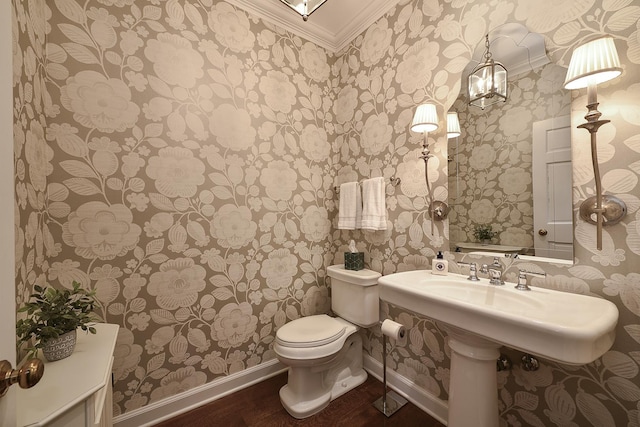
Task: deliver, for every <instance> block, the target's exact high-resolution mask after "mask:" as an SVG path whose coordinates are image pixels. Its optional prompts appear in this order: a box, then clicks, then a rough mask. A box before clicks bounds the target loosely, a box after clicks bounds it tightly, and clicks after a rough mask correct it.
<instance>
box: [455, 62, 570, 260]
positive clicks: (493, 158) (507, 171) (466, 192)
mask: <svg viewBox="0 0 640 427" xmlns="http://www.w3.org/2000/svg"><path fill="white" fill-rule="evenodd" d="M566 73H567V70H566V68H563V67H560V66H558V65H556V64H547V65H545V66H542V67H539V68H537V69H535V70H532V71H529V72H527V73H524V74H519V75H516V76H511V75H510V76H509V84H508V87H509V89H508V94H509V97H508V99H507V100H506V101H505V102H504V103H502V102H500V103H498V104H494V105H492V106H490V107H487V108H486V109H485V110H482V109H480V108H477V107H469V106H468V96H467V95H466V91H465V89H464V88H462V93H461V94H460V96H459V97H458V99H456V101H455V102H454V104H453V107H452V110H453V111H457V112H458V118H459V120H460V127H461V131H462V134H461V136H460V137H458V138H452V139H449V141H448V144H449V145H448V147H449V149H448V154H449V158H450V159H451V161H450V162H449V181H448V184H449V202H450V203H451V212H450V213H449V224H450V229H449V233H450V238H451V245H452V248H453V249H455V244H456V243H462V242H475V241H476V239H475V238H474V236H473V231H474V228H475V226H477V225H481V224H490V225H491V228H492V230H493V231H494V232H495V233H496V237H495V238H494V239H493V240H492V242H493V243H497V244H502V245H511V246H522V247H527V248H532V247H533V188H532V172H533V171H532V154H531V153H532V140H533V132H532V127H533V123H534V122H537V121H540V120H545V119H549V118H553V117H559V116H563V115H569V114H570V113H571V94H570V92H569V91H568V90H564V89H562V85H563V83H564V78H565V76H566ZM567 185H571V184H570V183H567ZM567 188H568V187H567Z"/></svg>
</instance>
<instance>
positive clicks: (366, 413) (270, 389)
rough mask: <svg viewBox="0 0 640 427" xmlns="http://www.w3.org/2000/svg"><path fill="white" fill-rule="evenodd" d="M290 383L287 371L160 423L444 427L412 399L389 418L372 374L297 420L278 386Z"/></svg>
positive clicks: (188, 426) (179, 426)
mask: <svg viewBox="0 0 640 427" xmlns="http://www.w3.org/2000/svg"><path fill="white" fill-rule="evenodd" d="M286 383H287V374H286V373H284V374H280V375H277V376H275V377H273V378H270V379H268V380H265V381H262V382H261V383H258V384H255V385H253V386H251V387H248V388H246V389H244V390H241V391H238V392H236V393H234V394H232V395H230V396H226V397H223V398H221V399H218V400H216V401H214V402H211V403H209V404H207V405H204V406H202V407H200V408H198V409H194V410H193V411H190V412H187V413H185V414H182V415H179V416H177V417H175V418H172V419H170V420H168V421H164V422H162V423H160V424H158V426H160V427H208V426H221V427H222V426H224V427H272V426H307V427H334V426H349V427H365V426H367V427H372V426H383V427H414V426H415V427H418V426H420V427H444V426H443V425H442V424H440V423H439V422H438V421H436V420H435V419H433V418H432V417H430V416H429V415H427V414H426V413H425V412H422V411H421V410H420V409H418V408H417V407H416V406H415V405H412V404H411V403H410V402H409V403H407V404H406V405H405V406H404V407H402V408H401V409H400V410H398V412H396V413H395V414H393V415H392V416H391V417H389V418H387V417H386V416H385V415H384V414H382V413H381V412H380V411H378V410H377V409H376V408H374V407H373V402H375V401H376V400H377V399H378V398H379V397H380V396H382V383H381V382H380V381H378V380H376V379H375V378H373V377H372V376H371V375H369V378H368V379H367V381H366V382H365V383H364V384H362V385H361V386H359V387H357V388H356V389H354V390H351V391H350V392H349V393H347V394H345V395H343V396H341V397H339V398H338V399H336V400H334V401H333V402H331V403H330V404H329V406H328V407H327V408H325V409H324V410H323V411H321V412H320V413H318V414H316V415H313V416H311V417H309V418H305V419H304V420H296V419H295V418H292V417H291V416H290V415H289V414H288V413H287V411H285V409H284V408H283V407H282V404H281V403H280V397H279V396H278V390H280V387H282V386H283V385H285V384H286Z"/></svg>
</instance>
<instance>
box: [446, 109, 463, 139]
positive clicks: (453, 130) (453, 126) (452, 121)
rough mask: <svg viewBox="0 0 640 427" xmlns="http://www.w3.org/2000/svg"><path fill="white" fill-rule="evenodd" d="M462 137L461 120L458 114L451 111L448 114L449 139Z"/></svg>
mask: <svg viewBox="0 0 640 427" xmlns="http://www.w3.org/2000/svg"><path fill="white" fill-rule="evenodd" d="M459 136H460V120H459V119H458V113H456V112H455V111H449V112H448V113H447V138H448V139H451V138H457V137H459Z"/></svg>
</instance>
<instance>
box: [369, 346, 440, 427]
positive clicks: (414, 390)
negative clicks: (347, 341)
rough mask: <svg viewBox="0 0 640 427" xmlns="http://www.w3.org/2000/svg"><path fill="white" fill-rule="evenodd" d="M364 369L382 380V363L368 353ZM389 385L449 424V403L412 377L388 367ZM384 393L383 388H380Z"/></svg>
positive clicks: (434, 416) (428, 412)
mask: <svg viewBox="0 0 640 427" xmlns="http://www.w3.org/2000/svg"><path fill="white" fill-rule="evenodd" d="M364 369H365V370H366V371H367V372H368V373H370V374H371V375H373V376H374V377H375V378H377V379H378V380H380V381H382V363H381V362H378V361H377V360H376V359H374V358H373V357H371V356H370V355H368V354H365V355H364ZM387 385H388V386H389V387H390V388H391V389H393V390H394V391H396V392H397V393H398V394H400V395H401V396H402V397H404V398H405V399H407V400H408V401H409V402H411V403H413V404H414V405H416V406H417V407H418V408H420V409H422V410H423V411H424V412H426V413H427V414H429V415H431V416H432V417H433V418H435V419H436V420H438V421H439V422H441V423H442V424H444V425H447V417H448V414H449V404H448V403H447V402H446V401H444V400H441V399H438V398H437V397H435V396H434V395H432V394H430V393H428V392H427V391H426V390H424V389H422V388H420V387H418V386H417V385H416V383H414V382H413V381H411V380H410V379H408V378H406V377H403V376H402V375H400V374H398V373H397V372H394V371H392V370H390V369H388V368H387ZM380 394H381V395H382V390H380Z"/></svg>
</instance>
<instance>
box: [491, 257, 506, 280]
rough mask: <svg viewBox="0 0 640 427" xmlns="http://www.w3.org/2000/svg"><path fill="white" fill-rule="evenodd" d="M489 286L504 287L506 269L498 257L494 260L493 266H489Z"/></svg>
mask: <svg viewBox="0 0 640 427" xmlns="http://www.w3.org/2000/svg"><path fill="white" fill-rule="evenodd" d="M488 273H489V284H491V285H497V286H500V285H504V280H502V274H503V273H504V267H503V266H502V263H501V262H500V260H499V259H498V257H494V258H493V264H491V265H490V266H489V269H488Z"/></svg>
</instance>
